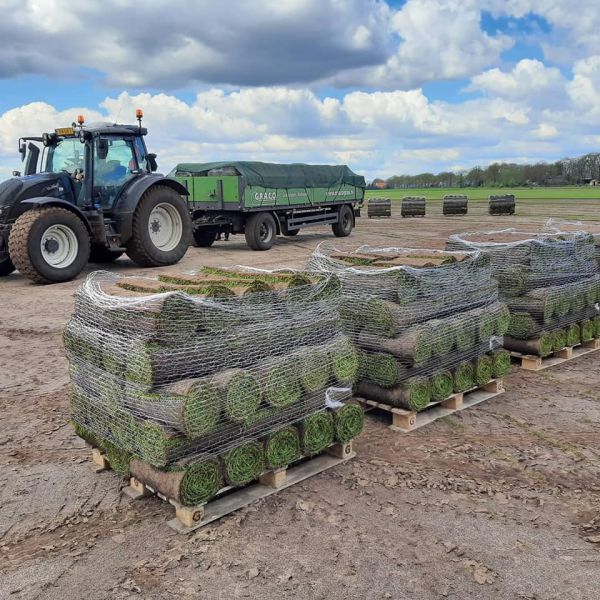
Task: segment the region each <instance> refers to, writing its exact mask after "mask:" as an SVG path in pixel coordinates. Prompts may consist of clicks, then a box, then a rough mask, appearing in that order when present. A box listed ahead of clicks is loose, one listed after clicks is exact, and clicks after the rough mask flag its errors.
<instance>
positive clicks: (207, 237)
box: [194, 227, 217, 248]
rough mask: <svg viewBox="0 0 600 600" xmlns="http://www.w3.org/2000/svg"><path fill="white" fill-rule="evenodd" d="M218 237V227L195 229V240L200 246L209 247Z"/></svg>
mask: <svg viewBox="0 0 600 600" xmlns="http://www.w3.org/2000/svg"><path fill="white" fill-rule="evenodd" d="M216 239H217V231H216V229H210V228H209V227H198V228H197V229H194V242H195V243H196V246H198V248H209V247H210V246H212V245H213V244H214V243H215V240H216Z"/></svg>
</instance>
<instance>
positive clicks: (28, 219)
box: [8, 206, 90, 284]
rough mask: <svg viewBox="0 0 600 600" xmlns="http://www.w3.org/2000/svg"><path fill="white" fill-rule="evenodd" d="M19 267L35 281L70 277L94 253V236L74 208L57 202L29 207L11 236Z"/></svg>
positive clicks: (68, 278) (10, 249) (9, 243)
mask: <svg viewBox="0 0 600 600" xmlns="http://www.w3.org/2000/svg"><path fill="white" fill-rule="evenodd" d="M8 247H9V251H10V257H11V259H12V261H13V263H14V265H15V267H16V268H17V269H18V270H19V272H20V273H22V274H23V275H24V276H25V277H27V278H28V279H30V280H31V281H33V282H34V283H42V284H46V283H58V282H61V281H70V280H71V279H74V278H75V277H77V275H79V273H81V271H83V269H84V267H85V265H86V264H87V262H88V258H89V256H90V236H89V233H88V230H87V228H86V226H85V224H84V222H83V221H82V220H81V219H80V218H79V217H78V216H77V215H76V214H75V213H73V212H71V211H70V210H67V209H65V208H59V207H57V206H49V207H46V208H39V209H33V210H29V211H27V212H26V213H24V214H22V215H21V216H20V217H19V218H18V219H17V220H16V221H15V224H14V225H13V226H12V229H11V231H10V236H9V238H8Z"/></svg>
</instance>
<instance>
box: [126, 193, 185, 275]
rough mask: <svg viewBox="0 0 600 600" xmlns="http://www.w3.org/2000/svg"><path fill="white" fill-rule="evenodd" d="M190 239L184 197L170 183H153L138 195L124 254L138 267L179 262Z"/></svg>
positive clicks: (159, 265)
mask: <svg viewBox="0 0 600 600" xmlns="http://www.w3.org/2000/svg"><path fill="white" fill-rule="evenodd" d="M191 239H192V220H191V218H190V214H189V212H188V209H187V205H186V203H185V201H184V200H183V199H182V198H181V196H180V195H179V194H178V193H177V192H176V191H175V190H173V189H171V188H170V187H166V186H162V185H156V186H153V187H151V188H150V189H149V190H148V191H147V192H145V193H144V195H143V196H142V197H141V198H140V201H139V202H138V205H137V207H136V209H135V212H134V213H133V225H132V235H131V240H130V241H129V243H128V244H127V256H129V258H131V260H133V262H135V263H137V264H138V265H139V266H140V267H162V266H166V265H174V264H175V263H177V262H179V261H180V260H181V259H182V258H183V255H184V254H185V253H186V252H187V249H188V246H189V245H190V241H191Z"/></svg>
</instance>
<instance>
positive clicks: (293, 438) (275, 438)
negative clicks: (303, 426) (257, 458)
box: [265, 427, 302, 469]
mask: <svg viewBox="0 0 600 600" xmlns="http://www.w3.org/2000/svg"><path fill="white" fill-rule="evenodd" d="M301 454H302V453H301V450H300V434H299V433H298V430H297V429H296V428H295V427H286V428H284V429H280V430H279V431H276V432H275V433H271V434H270V435H269V436H268V437H267V439H266V441H265V457H266V465H267V467H268V468H269V469H279V468H281V467H286V466H287V465H289V464H291V463H293V462H294V461H296V460H298V459H299V458H300V456H301Z"/></svg>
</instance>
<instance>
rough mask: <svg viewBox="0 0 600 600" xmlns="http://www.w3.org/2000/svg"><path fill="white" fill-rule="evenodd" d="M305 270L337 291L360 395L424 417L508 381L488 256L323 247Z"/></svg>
mask: <svg viewBox="0 0 600 600" xmlns="http://www.w3.org/2000/svg"><path fill="white" fill-rule="evenodd" d="M307 267H308V268H309V269H311V270H314V271H318V272H321V273H324V274H330V275H335V276H337V278H338V279H339V281H340V283H341V292H342V303H341V305H340V315H341V318H342V324H343V327H344V331H345V332H346V333H347V334H348V336H349V337H350V338H351V339H352V340H353V341H354V343H355V344H356V346H357V348H358V351H359V355H360V370H359V383H358V391H359V393H360V395H361V396H364V397H366V398H369V399H372V400H376V401H379V402H383V403H386V404H391V405H393V406H398V407H404V408H408V409H411V410H421V409H423V408H425V407H426V406H427V405H429V404H430V403H431V402H438V401H441V400H444V399H445V398H447V397H449V396H450V395H451V394H452V393H453V392H463V391H466V390H468V389H471V388H473V387H477V386H478V385H483V384H485V383H487V382H488V381H489V380H490V379H492V378H493V377H502V376H503V375H504V374H505V373H506V372H507V370H508V366H509V364H510V363H509V361H507V356H506V353H505V352H503V351H497V349H498V348H500V347H501V345H502V336H503V335H504V333H505V331H506V329H507V327H508V324H509V313H508V309H507V307H506V306H505V305H504V304H502V303H501V302H499V301H498V285H497V283H496V282H495V281H494V279H493V278H492V272H491V268H490V260H489V258H488V257H487V256H485V255H484V254H482V253H479V252H446V251H436V250H415V249H406V248H372V247H369V246H363V247H360V248H358V249H356V250H354V251H352V252H341V251H338V250H336V249H335V248H334V247H333V246H331V245H330V244H327V243H323V244H321V245H320V246H319V247H318V248H317V249H316V250H315V252H314V253H313V255H312V256H311V258H310V260H309V263H308V265H307Z"/></svg>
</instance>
